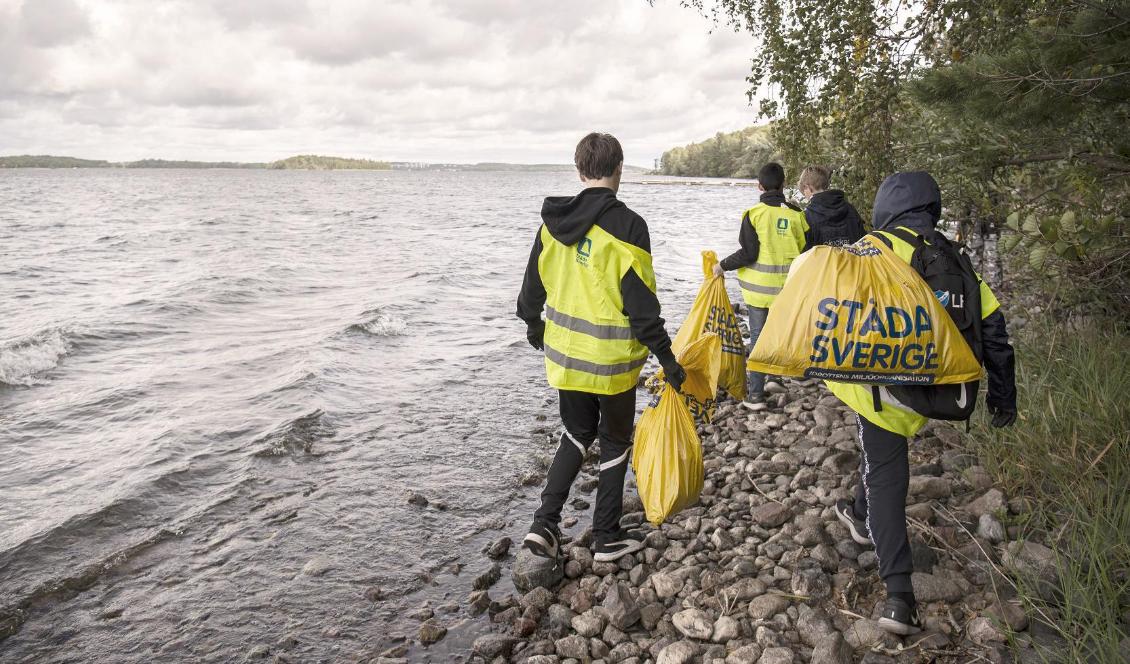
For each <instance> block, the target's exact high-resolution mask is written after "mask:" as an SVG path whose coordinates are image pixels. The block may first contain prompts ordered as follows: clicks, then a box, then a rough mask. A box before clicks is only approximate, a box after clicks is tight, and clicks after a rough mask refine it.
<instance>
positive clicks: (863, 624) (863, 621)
mask: <svg viewBox="0 0 1130 664" xmlns="http://www.w3.org/2000/svg"><path fill="white" fill-rule="evenodd" d="M844 640H845V641H847V642H848V644H849V645H850V646H851V647H852V648H855V649H856V650H860V649H862V648H870V647H872V646H876V645H879V646H884V647H895V646H897V645H898V639H897V638H895V636H894V635H893V634H891V633H889V632H888V631H887V630H885V629H883V628H882V627H880V626H879V621H878V620H871V619H869V618H860V619H859V620H856V621H855V622H854V623H852V625H851V627H848V628H847V629H846V630H844Z"/></svg>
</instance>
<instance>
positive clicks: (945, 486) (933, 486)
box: [909, 476, 952, 500]
mask: <svg viewBox="0 0 1130 664" xmlns="http://www.w3.org/2000/svg"><path fill="white" fill-rule="evenodd" d="M951 492H952V488H951V487H950V482H949V480H946V479H942V478H941V477H922V476H915V477H911V478H910V488H909V493H910V495H912V496H922V497H924V498H933V499H935V500H941V499H943V498H949V496H950V493H951Z"/></svg>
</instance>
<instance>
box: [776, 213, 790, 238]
mask: <svg viewBox="0 0 1130 664" xmlns="http://www.w3.org/2000/svg"><path fill="white" fill-rule="evenodd" d="M788 230H789V220H788V219H787V218H785V217H781V218H779V219H777V235H784V234H785V233H787V232H788Z"/></svg>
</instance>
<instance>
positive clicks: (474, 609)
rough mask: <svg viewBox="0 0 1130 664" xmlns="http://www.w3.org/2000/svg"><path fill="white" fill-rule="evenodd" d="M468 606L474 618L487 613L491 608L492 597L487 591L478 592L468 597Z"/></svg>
mask: <svg viewBox="0 0 1130 664" xmlns="http://www.w3.org/2000/svg"><path fill="white" fill-rule="evenodd" d="M467 606H468V608H470V610H471V615H473V616H477V615H480V614H482V613H485V612H486V610H487V609H488V608H490V595H489V594H488V593H487V592H486V591H485V590H476V591H475V592H473V593H471V594H470V595H469V596H468V597H467Z"/></svg>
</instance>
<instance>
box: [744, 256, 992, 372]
mask: <svg viewBox="0 0 1130 664" xmlns="http://www.w3.org/2000/svg"><path fill="white" fill-rule="evenodd" d="M748 366H749V368H750V369H751V370H753V371H759V372H763V373H768V374H774V375H779V376H798V377H799V376H804V377H809V378H825V379H829V380H838V381H847V382H853V383H868V384H901V385H931V384H949V383H964V382H967V381H972V380H977V379H979V378H980V377H981V375H982V371H981V365H980V363H978V362H977V358H976V357H974V355H973V351H972V350H971V349H970V348H969V344H968V343H966V341H965V338H964V337H962V336H961V332H960V331H959V330H958V329H957V326H956V325H954V322H953V319H951V318H950V316H949V314H948V313H946V310H945V308H943V307H942V305H941V304H940V303H939V302H938V299H937V298H936V297H935V296H934V293H933V291H931V290H930V287H929V286H928V285H927V284H926V282H925V281H924V280H923V279H922V277H920V276H919V275H918V273H917V272H915V270H914V268H912V267H910V265H908V264H907V263H906V262H904V261H902V260H900V259H899V258H898V256H896V255H895V253H894V252H893V251H892V250H891V249H890V248H889V247H887V246H886V245H885V244H883V243H882V242H875V241H873V240H872V238H870V237H864V238H863V239H862V240H860V241H859V242H857V243H855V244H854V245H850V246H847V247H826V246H821V247H815V248H813V249H812V250H811V251H808V252H806V253H804V254H801V256H800V257H799V258H797V259H796V260H795V261H793V264H792V268H791V269H790V270H789V277H788V280H787V281H786V282H785V286H784V288H783V289H782V290H781V293H780V295H778V296H777V299H776V300H775V301H774V302H773V306H772V307H770V308H769V318H768V320H767V321H766V323H765V329H763V330H762V332H761V336H760V337H759V338H758V340H757V344H756V345H755V346H754V349H753V352H752V353H750V357H749V362H748Z"/></svg>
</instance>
